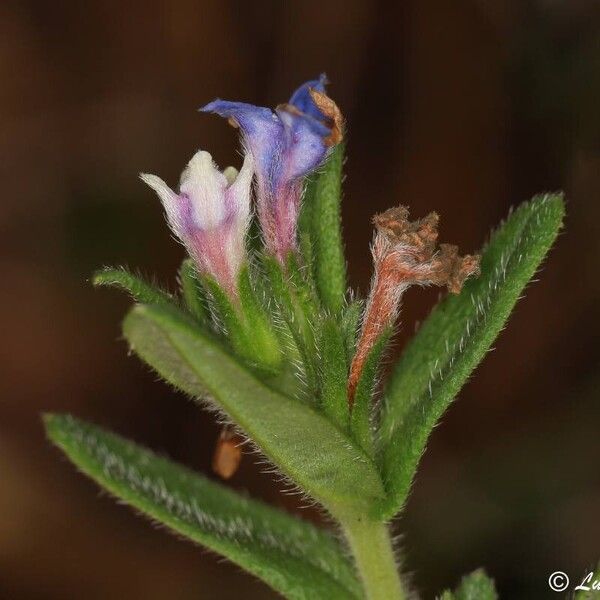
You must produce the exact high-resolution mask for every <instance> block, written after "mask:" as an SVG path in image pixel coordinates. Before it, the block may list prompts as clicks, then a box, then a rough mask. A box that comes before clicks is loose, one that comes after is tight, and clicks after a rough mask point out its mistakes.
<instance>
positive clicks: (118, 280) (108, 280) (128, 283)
mask: <svg viewBox="0 0 600 600" xmlns="http://www.w3.org/2000/svg"><path fill="white" fill-rule="evenodd" d="M92 283H93V284H94V285H99V286H100V285H101V286H111V287H116V288H119V289H121V290H124V291H125V292H127V293H128V294H129V295H130V296H131V297H132V298H133V299H134V300H135V301H136V302H143V303H146V304H172V303H173V302H174V300H173V298H172V296H171V295H170V294H168V293H167V292H165V291H163V290H161V289H160V288H158V287H156V286H155V285H152V284H151V283H148V282H147V281H145V280H144V279H142V278H141V277H140V276H138V275H134V274H133V273H130V272H129V271H128V270H127V269H125V268H124V267H116V268H115V267H105V268H104V269H101V270H100V271H96V272H95V273H94V275H93V277H92Z"/></svg>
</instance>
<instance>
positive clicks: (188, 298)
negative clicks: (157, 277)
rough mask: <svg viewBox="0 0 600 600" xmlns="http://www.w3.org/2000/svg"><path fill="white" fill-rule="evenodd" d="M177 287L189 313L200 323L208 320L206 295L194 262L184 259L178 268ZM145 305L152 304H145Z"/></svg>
mask: <svg viewBox="0 0 600 600" xmlns="http://www.w3.org/2000/svg"><path fill="white" fill-rule="evenodd" d="M179 285H180V287H181V295H182V296H183V300H184V303H185V306H186V307H187V309H188V310H189V311H190V313H191V314H192V315H193V316H194V317H195V318H196V319H198V321H200V322H201V323H205V322H207V321H209V320H210V314H209V312H208V307H207V299H206V294H205V292H204V290H203V288H202V286H201V285H200V281H199V280H198V272H197V270H196V266H195V265H194V261H193V260H192V259H191V258H186V259H185V260H184V261H183V262H182V263H181V267H180V268H179ZM147 304H152V303H151V302H147Z"/></svg>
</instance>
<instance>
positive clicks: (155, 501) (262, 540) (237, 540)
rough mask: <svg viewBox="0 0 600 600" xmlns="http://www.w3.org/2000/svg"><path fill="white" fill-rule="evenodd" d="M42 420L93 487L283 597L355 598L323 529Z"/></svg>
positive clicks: (115, 440)
mask: <svg viewBox="0 0 600 600" xmlns="http://www.w3.org/2000/svg"><path fill="white" fill-rule="evenodd" d="M44 421H45V424H46V430H47V433H48V436H49V438H50V439H51V440H52V441H53V442H54V443H55V444H56V445H57V446H58V447H59V448H61V450H63V452H64V453H65V454H66V455H67V456H68V458H69V459H70V460H71V461H72V462H73V463H74V464H75V465H76V466H77V467H78V468H79V469H80V470H81V471H83V472H84V473H85V474H86V475H88V476H89V477H91V478H92V479H93V480H94V481H96V482H97V483H98V484H99V485H100V486H101V487H103V488H105V489H106V490H108V491H109V492H111V493H112V494H113V495H114V496H116V497H117V498H119V499H121V500H123V501H125V502H126V503H127V504H129V505H131V506H133V507H134V508H136V509H137V510H140V511H141V512H143V513H144V514H145V515H147V516H149V517H150V518H152V519H154V520H156V521H158V522H160V523H163V524H165V525H167V526H168V527H169V528H170V529H172V530H173V531H175V532H177V533H178V534H181V535H183V536H185V537H187V538H189V539H191V540H193V541H194V542H197V543H199V544H202V545H203V546H206V547H208V548H210V549H211V550H213V551H215V552H218V553H219V554H222V555H223V556H225V557H227V558H228V559H229V560H231V561H233V562H234V563H236V564H238V565H239V566H241V567H242V568H244V569H246V570H247V571H249V572H250V573H253V574H254V575H256V576H257V577H259V578H260V579H262V580H263V581H265V582H266V583H267V584H269V585H270V586H272V587H273V588H274V589H276V590H277V591H279V592H281V593H282V594H284V595H285V596H287V597H288V598H294V599H295V598H297V599H302V600H305V599H318V598H339V599H344V598H348V597H352V598H356V597H359V596H360V587H359V584H358V582H357V580H356V577H355V575H354V573H353V569H352V566H351V565H350V563H349V562H348V560H347V559H346V558H345V556H344V553H343V550H342V549H341V547H340V546H339V544H338V543H337V542H336V541H335V539H334V538H333V537H332V536H331V535H329V534H327V533H326V532H325V531H321V530H319V529H317V528H316V527H314V526H313V525H310V524H309V523H306V522H303V521H301V520H299V519H296V518H294V517H292V516H290V515H287V514H285V513H284V512H281V511H279V510H275V509H273V508H271V507H269V506H267V505H265V504H263V503H261V502H257V501H255V500H250V499H248V498H245V497H243V496H240V495H238V494H236V493H235V492H233V491H232V490H230V489H228V488H226V487H224V486H223V485H220V484H217V483H214V482H212V481H210V480H208V479H206V478H205V477H203V476H201V475H199V474H196V473H194V472H192V471H190V470H189V469H186V468H185V467H183V466H181V465H178V464H176V463H173V462H171V461H169V460H167V459H166V458H162V457H159V456H157V455H156V454H154V453H153V452H151V451H149V450H147V449H145V448H143V447H141V446H138V445H136V444H134V443H132V442H130V441H127V440H125V439H124V438H122V437H120V436H118V435H115V434H113V433H109V432H107V431H104V430H102V429H101V428H99V427H96V426H94V425H92V424H90V423H86V422H84V421H79V420H76V419H74V418H73V417H70V416H63V415H46V416H45V417H44Z"/></svg>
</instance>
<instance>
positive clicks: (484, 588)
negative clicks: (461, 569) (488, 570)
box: [440, 569, 498, 600]
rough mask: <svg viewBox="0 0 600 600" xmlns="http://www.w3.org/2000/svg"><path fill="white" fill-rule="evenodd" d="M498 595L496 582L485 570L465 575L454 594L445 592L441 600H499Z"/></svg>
mask: <svg viewBox="0 0 600 600" xmlns="http://www.w3.org/2000/svg"><path fill="white" fill-rule="evenodd" d="M497 599H498V593H497V592H496V587H495V586H494V581H493V580H492V579H490V578H489V577H488V576H487V575H486V574H485V571H484V570H483V569H477V570H476V571H473V572H472V573H470V574H469V575H465V576H464V577H463V578H462V579H461V582H460V585H459V586H458V587H457V588H456V590H454V592H450V591H448V590H447V591H445V592H444V593H443V594H442V595H441V596H440V600H497Z"/></svg>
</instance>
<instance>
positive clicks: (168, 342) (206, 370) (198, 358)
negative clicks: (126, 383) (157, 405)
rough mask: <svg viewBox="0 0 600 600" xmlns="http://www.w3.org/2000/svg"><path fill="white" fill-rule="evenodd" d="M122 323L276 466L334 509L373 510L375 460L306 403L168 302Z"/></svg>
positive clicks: (177, 381)
mask: <svg viewBox="0 0 600 600" xmlns="http://www.w3.org/2000/svg"><path fill="white" fill-rule="evenodd" d="M123 330H124V333H125V337H126V338H127V339H128V340H129V342H130V344H131V347H132V348H133V350H135V352H136V353H137V354H139V356H141V357H142V358H143V359H144V360H145V361H146V362H147V363H148V364H150V365H151V366H152V367H154V368H155V369H156V370H157V371H158V372H159V373H160V374H161V375H162V376H163V377H164V378H165V379H167V381H169V382H171V383H172V384H174V385H176V386H177V387H179V388H180V389H182V390H184V391H186V392H187V393H189V394H191V395H192V396H194V397H198V396H204V397H208V398H209V399H210V400H212V401H214V403H215V404H216V405H217V406H218V407H220V408H221V409H222V410H224V411H225V412H226V413H227V414H228V415H229V417H230V418H231V419H232V421H234V422H235V423H237V424H238V425H239V426H240V427H241V428H242V429H243V430H244V431H245V433H246V434H247V435H248V436H249V437H250V438H251V439H252V440H253V441H254V442H255V443H256V444H257V446H258V447H259V448H260V449H261V450H262V452H263V453H264V454H265V455H266V456H267V457H268V458H269V459H270V460H271V461H272V462H273V463H275V464H276V465H277V466H278V467H279V468H280V469H281V470H282V472H283V473H284V474H285V475H287V476H288V477H289V478H290V479H292V480H293V481H295V482H296V483H297V484H298V485H300V486H301V487H302V488H304V490H305V491H306V492H307V493H308V494H309V495H311V496H312V497H313V498H315V499H317V500H318V501H320V502H321V503H322V504H324V505H325V506H326V507H327V508H328V509H329V510H331V511H332V512H333V513H334V514H335V513H336V512H339V511H342V510H343V511H348V512H364V511H371V510H373V511H374V510H376V508H375V507H376V505H377V504H379V503H380V502H381V501H382V500H383V496H384V491H383V484H382V482H381V479H380V477H379V473H378V471H377V470H376V468H375V466H374V464H373V462H372V461H371V460H370V459H369V458H368V457H367V456H366V455H365V454H364V453H363V452H362V450H361V449H360V448H358V447H357V446H356V445H355V444H353V443H352V441H351V440H350V438H348V437H347V436H346V435H344V434H343V433H342V432H341V431H340V430H339V429H338V428H337V427H335V426H334V425H333V424H332V423H330V422H329V421H328V420H327V419H326V418H325V417H324V416H323V415H321V414H319V413H318V412H317V411H316V410H315V409H313V408H312V407H311V406H309V405H307V404H304V403H301V402H298V401H297V400H294V399H292V398H289V397H287V396H284V395H282V394H280V393H278V392H276V391H274V390H273V389H271V388H269V387H268V386H267V385H266V384H264V383H262V382H261V381H259V380H258V379H256V378H255V377H254V375H253V374H252V373H250V372H249V371H248V370H246V369H245V368H244V367H242V366H241V365H240V364H239V363H238V362H237V361H236V360H235V359H234V358H232V357H231V356H229V355H228V353H227V352H226V351H225V350H224V349H223V348H222V347H221V346H220V345H219V344H218V343H217V342H216V341H215V340H213V339H211V338H210V337H208V336H207V335H206V334H205V333H204V332H202V330H200V329H199V328H198V327H197V326H195V325H194V323H192V322H191V321H190V320H188V319H186V318H185V316H184V315H182V314H181V313H178V312H177V311H175V310H174V309H171V308H170V309H166V308H162V307H158V306H137V307H134V308H133V309H132V310H131V311H130V313H129V315H128V316H127V318H126V319H125V322H124V325H123Z"/></svg>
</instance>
